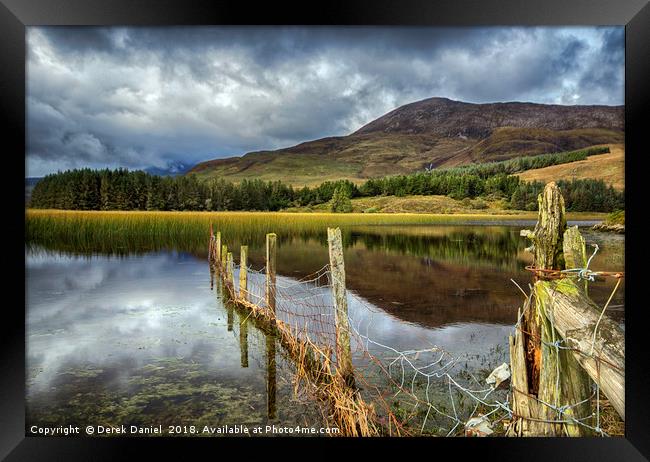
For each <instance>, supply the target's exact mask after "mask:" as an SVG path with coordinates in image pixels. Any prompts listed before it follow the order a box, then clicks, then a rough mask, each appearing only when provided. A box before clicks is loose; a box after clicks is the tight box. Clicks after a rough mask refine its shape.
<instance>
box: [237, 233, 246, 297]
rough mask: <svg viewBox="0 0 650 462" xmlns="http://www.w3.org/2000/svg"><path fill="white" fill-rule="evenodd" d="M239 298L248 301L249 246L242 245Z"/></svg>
mask: <svg viewBox="0 0 650 462" xmlns="http://www.w3.org/2000/svg"><path fill="white" fill-rule="evenodd" d="M239 298H241V299H242V300H248V246H246V245H242V246H241V250H240V252H239Z"/></svg>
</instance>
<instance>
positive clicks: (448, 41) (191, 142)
mask: <svg viewBox="0 0 650 462" xmlns="http://www.w3.org/2000/svg"><path fill="white" fill-rule="evenodd" d="M27 45H28V57H27V174H28V176H41V175H44V174H47V173H51V172H55V171H57V170H64V169H68V168H75V167H92V168H103V167H111V168H113V167H126V168H130V169H135V168H147V167H159V168H167V167H168V166H170V165H175V164H178V163H182V164H184V165H192V164H194V163H196V162H198V161H201V160H206V159H210V158H218V157H229V156H234V155H241V154H244V153H246V152H248V151H254V150H266V149H275V148H279V147H283V146H290V145H293V144H296V143H300V142H302V141H306V140H311V139H316V138H320V137H324V136H333V135H346V134H348V133H350V132H352V131H354V130H356V129H358V128H359V127H361V126H362V125H364V124H366V123H368V122H370V121H371V120H373V119H374V118H377V117H379V116H381V115H383V114H384V113H386V112H388V111H390V110H391V109H394V108H395V107H397V106H400V105H402V104H406V103H410V102H413V101H417V100H421V99H424V98H429V97H432V96H443V97H448V98H451V99H456V100H462V101H468V102H477V103H480V102H494V101H531V102H539V103H555V104H608V105H619V104H623V97H624V93H623V89H624V31H623V28H622V27H590V28H573V27H572V28H503V27H498V28H496V27H492V28H414V27H409V28H395V27H384V28H379V27H345V28H331V27H312V28H299V27H287V28H275V27H274V28H267V27H172V28H170V27H160V28H98V27H29V28H28V32H27Z"/></svg>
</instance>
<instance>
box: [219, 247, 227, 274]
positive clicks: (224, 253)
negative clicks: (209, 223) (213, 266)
mask: <svg viewBox="0 0 650 462" xmlns="http://www.w3.org/2000/svg"><path fill="white" fill-rule="evenodd" d="M227 256H228V246H227V245H225V244H224V245H222V246H221V259H220V261H221V268H223V269H224V270H225V268H226V257H227Z"/></svg>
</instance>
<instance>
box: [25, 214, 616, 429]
mask: <svg viewBox="0 0 650 462" xmlns="http://www.w3.org/2000/svg"><path fill="white" fill-rule="evenodd" d="M570 224H571V223H570ZM581 224H585V225H587V224H589V223H581ZM524 226H525V227H532V223H522V222H512V223H498V224H489V225H486V224H465V225H437V226H366V227H357V228H351V229H346V230H345V231H344V244H345V264H346V273H347V287H348V290H349V291H350V297H351V298H350V318H351V321H352V322H353V324H354V325H355V326H357V327H358V328H359V329H362V330H363V333H364V334H366V335H368V336H369V337H371V338H372V339H373V342H375V343H373V344H372V345H368V347H369V348H370V349H373V348H374V351H373V353H374V354H377V355H379V356H380V355H381V354H382V351H381V350H382V348H380V347H378V346H377V345H387V346H390V347H391V348H394V349H396V350H407V349H423V348H430V347H433V346H437V347H440V348H442V349H444V350H445V351H446V352H448V353H449V354H450V355H452V356H455V357H463V358H464V360H465V364H466V365H467V367H468V368H469V370H470V371H472V372H473V373H475V374H477V375H481V376H482V377H485V375H486V374H487V373H489V371H490V370H491V368H493V367H495V366H497V365H499V364H501V363H502V362H504V361H506V362H507V338H508V335H509V334H511V333H512V329H513V325H514V323H515V320H516V314H517V308H518V307H519V306H520V305H521V303H522V299H523V296H522V294H521V292H520V290H519V289H518V288H517V286H516V285H515V283H514V282H513V281H515V282H517V283H518V284H519V285H520V286H521V287H523V288H527V285H528V283H529V282H530V280H531V277H530V274H529V273H527V272H526V271H525V270H524V267H525V266H526V265H527V264H529V263H530V261H531V260H530V255H529V254H528V253H526V252H525V250H524V249H525V247H526V245H527V242H526V240H525V239H524V238H521V237H520V236H519V230H520V229H521V228H522V227H524ZM582 231H583V234H584V235H585V238H586V239H587V243H588V244H591V243H597V244H598V245H599V246H600V250H599V251H598V253H597V254H596V256H595V258H594V259H593V261H592V264H591V268H592V269H594V270H610V271H616V270H623V269H624V261H623V255H624V238H623V236H618V235H609V234H602V233H595V232H591V231H589V230H588V228H583V229H582ZM278 239H279V242H278V254H277V267H278V273H279V275H280V277H279V279H278V283H279V284H280V285H282V284H285V285H290V284H291V283H292V281H294V280H296V279H300V278H303V277H305V276H307V275H309V274H311V273H314V272H316V271H318V270H319V269H320V268H322V267H323V265H325V264H326V263H327V261H328V251H327V243H326V239H325V237H324V236H321V235H313V236H310V235H305V234H302V235H300V236H293V237H292V236H278ZM232 247H233V248H237V247H236V246H232ZM588 251H589V252H591V251H592V248H591V247H589V248H588ZM249 253H250V256H249V260H250V264H251V266H252V267H253V268H258V269H259V268H261V267H262V266H263V265H264V260H263V258H264V249H263V248H262V247H261V245H251V246H250V249H249ZM236 256H237V255H236ZM26 257H27V276H26V278H27V421H26V426H27V429H29V428H30V427H31V426H32V425H41V426H45V425H49V426H59V425H62V426H66V425H78V426H81V427H82V428H83V427H85V426H86V425H98V424H101V425H107V426H110V425H115V426H118V425H127V426H128V425H138V426H157V425H162V426H163V427H167V426H169V425H174V426H195V427H197V428H199V429H200V428H202V427H203V426H205V425H207V426H211V427H219V426H224V425H231V426H233V425H244V426H249V427H252V426H257V425H264V426H265V425H268V424H276V425H278V426H295V425H301V426H306V427H314V428H320V427H321V426H322V421H323V419H322V410H321V409H320V407H319V406H318V405H317V404H316V403H314V402H313V401H312V400H310V399H309V398H308V397H306V396H302V395H301V394H300V393H298V394H296V393H294V384H293V369H292V366H291V363H290V361H289V360H287V359H286V358H285V357H284V355H283V352H282V350H281V348H280V346H279V345H276V342H275V341H274V339H273V338H270V337H267V336H266V335H265V334H264V332H262V331H261V330H259V329H258V328H257V327H256V326H255V325H254V324H253V323H252V321H251V320H249V319H248V316H247V313H242V312H239V311H238V310H236V309H233V308H232V307H230V306H229V305H228V304H227V303H225V302H224V300H222V298H221V296H220V294H219V291H218V290H216V289H217V287H211V281H210V272H209V267H208V263H207V255H206V252H205V251H197V250H195V249H178V248H170V249H167V250H158V251H154V252H142V253H137V254H136V253H133V254H127V255H119V256H116V255H110V254H79V253H75V252H72V251H70V249H69V248H67V247H66V251H58V250H57V249H53V248H51V246H50V247H48V249H47V250H46V249H44V248H41V247H39V246H38V245H30V246H28V250H27V255H26ZM253 277H255V276H253ZM511 280H512V281H511ZM612 288H613V281H604V282H597V283H592V286H591V289H590V295H591V297H592V298H593V299H594V300H595V301H596V302H597V303H599V304H600V305H602V304H603V303H604V302H605V301H606V300H607V298H608V296H609V294H610V292H611V290H612ZM623 294H624V288H621V289H619V291H618V292H617V294H616V296H615V297H614V299H613V300H612V302H611V304H610V308H609V309H608V314H609V315H610V316H612V317H613V318H615V319H616V320H617V321H619V322H620V323H621V324H624V295H623ZM384 353H385V351H384ZM361 361H362V360H361V358H360V357H355V362H357V363H359V364H360V363H361ZM82 433H83V431H82Z"/></svg>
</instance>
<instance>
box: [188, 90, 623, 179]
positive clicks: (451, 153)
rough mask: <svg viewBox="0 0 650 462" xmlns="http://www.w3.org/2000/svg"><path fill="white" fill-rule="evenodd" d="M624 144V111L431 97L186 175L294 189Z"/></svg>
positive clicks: (211, 162) (203, 166)
mask: <svg viewBox="0 0 650 462" xmlns="http://www.w3.org/2000/svg"><path fill="white" fill-rule="evenodd" d="M623 140H624V112H623V106H605V105H571V106H569V105H566V106H565V105H547V104H540V103H528V102H500V103H482V104H478V103H467V102H462V101H454V100H451V99H448V98H441V97H433V98H427V99H424V100H421V101H416V102H413V103H408V104H405V105H403V106H400V107H398V108H395V109H393V110H391V111H389V112H388V113H386V114H384V115H383V116H381V117H379V118H377V119H375V120H372V121H370V122H369V123H367V124H365V125H364V126H362V127H360V128H359V129H358V130H356V131H354V132H352V133H350V134H349V135H343V136H332V137H326V138H320V139H316V140H312V141H304V142H302V143H299V144H296V145H294V146H290V147H287V148H282V149H277V150H272V151H271V150H262V151H253V152H249V153H246V154H244V155H243V156H236V157H229V158H224V159H213V160H208V161H204V162H201V163H198V164H197V165H195V166H194V167H192V168H191V169H190V170H189V171H188V173H194V174H196V175H197V176H199V177H202V178H210V177H223V178H226V179H230V180H232V181H241V180H243V179H250V178H261V179H264V180H275V179H282V180H283V181H285V182H288V183H291V184H294V185H297V186H299V185H306V184H316V183H320V182H323V181H326V180H331V179H343V178H345V179H350V180H352V181H357V182H359V181H363V180H365V179H367V178H371V177H376V176H384V175H388V174H399V173H412V172H415V171H418V170H422V169H424V168H425V167H450V166H456V165H463V164H467V163H477V162H489V161H495V160H505V159H508V158H513V157H517V156H523V155H535V154H542V153H547V152H559V151H567V150H573V149H581V148H584V147H587V146H591V145H596V144H607V143H622V142H623Z"/></svg>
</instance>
